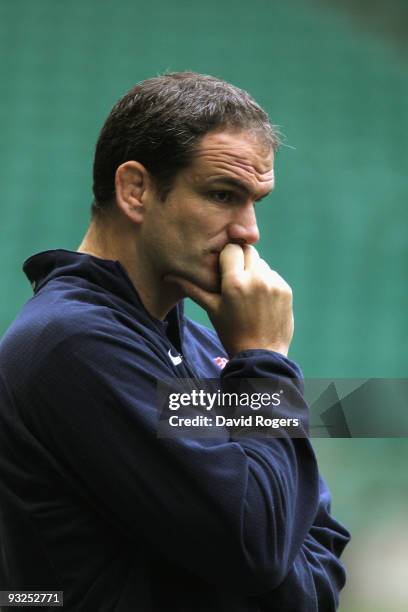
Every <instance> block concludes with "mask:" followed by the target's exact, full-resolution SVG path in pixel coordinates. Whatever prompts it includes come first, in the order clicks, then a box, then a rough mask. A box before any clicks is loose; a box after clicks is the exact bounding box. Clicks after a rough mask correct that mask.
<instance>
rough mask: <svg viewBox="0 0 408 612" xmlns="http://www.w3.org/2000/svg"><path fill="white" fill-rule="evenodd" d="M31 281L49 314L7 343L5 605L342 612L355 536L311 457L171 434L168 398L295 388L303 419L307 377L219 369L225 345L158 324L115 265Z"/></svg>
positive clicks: (251, 443)
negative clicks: (181, 383) (52, 597)
mask: <svg viewBox="0 0 408 612" xmlns="http://www.w3.org/2000/svg"><path fill="white" fill-rule="evenodd" d="M24 269H25V272H26V274H27V276H28V278H29V280H30V281H31V283H32V286H33V288H34V296H33V298H32V299H31V300H29V302H28V303H27V304H26V305H25V306H24V307H23V309H22V311H21V313H20V314H19V316H18V317H17V319H16V320H15V321H14V323H13V324H12V325H11V327H10V328H9V330H8V332H7V333H6V334H5V336H4V337H3V339H2V341H1V343H0V589H3V590H5V589H18V588H25V589H36V590H39V589H45V588H48V589H51V588H52V589H55V590H63V591H64V598H65V605H64V609H67V610H84V611H87V610H89V611H95V612H96V611H98V612H103V611H111V610H115V611H117V612H128V611H131V610H138V611H140V612H213V611H214V612H272V611H276V612H317V611H319V612H331V611H332V610H335V609H336V607H337V605H338V593H339V591H340V589H341V588H342V587H343V585H344V581H345V574H344V569H343V567H342V565H341V563H340V561H339V556H340V554H341V552H342V550H343V548H344V546H345V545H346V543H347V541H348V539H349V535H348V533H347V531H346V530H345V529H344V528H343V527H342V526H341V525H339V523H338V522H336V521H335V520H334V519H333V518H332V517H331V516H330V495H329V492H328V489H327V487H326V485H325V483H324V482H323V480H322V479H321V478H320V477H319V473H318V468H317V464H316V459H315V455H314V452H313V450H312V447H311V444H310V442H309V440H308V439H307V438H304V439H290V438H289V437H282V438H274V439H266V438H264V439H262V438H256V437H254V438H252V437H248V438H242V439H234V438H233V437H231V438H229V439H194V440H193V439H185V438H180V439H168V438H161V437H159V436H158V435H157V431H156V430H157V425H158V419H159V414H158V409H157V404H156V401H155V398H156V383H157V380H162V379H169V378H173V379H174V378H186V377H192V376H195V377H212V378H214V377H220V376H221V377H222V379H224V380H228V379H234V378H239V377H247V378H251V377H252V378H258V377H262V378H273V377H276V376H278V375H280V376H287V377H291V378H292V383H291V384H292V386H293V389H292V398H293V406H292V409H293V416H296V415H297V414H299V413H300V412H301V411H302V410H304V401H303V399H302V395H301V392H302V382H301V374H300V371H299V369H298V367H297V366H296V365H295V364H294V363H293V362H292V361H290V360H289V359H286V358H284V357H283V356H282V355H280V354H278V353H274V352H271V351H264V350H252V351H245V352H242V353H239V354H238V355H236V356H235V357H233V358H232V359H230V361H229V362H228V364H227V365H226V367H225V368H224V369H221V368H220V365H222V364H223V363H222V362H223V359H225V358H226V357H227V356H226V354H225V351H224V349H223V347H222V345H221V343H220V341H219V339H218V338H217V336H216V334H215V333H213V332H211V331H209V330H207V329H206V328H204V327H202V326H200V325H198V324H196V323H194V322H192V321H190V320H188V319H187V318H186V317H184V315H183V312H182V306H181V305H179V306H178V307H177V308H175V309H174V310H173V311H172V312H171V313H170V315H169V317H168V318H167V320H166V321H164V322H163V321H158V320H156V319H153V318H152V317H151V316H150V315H149V314H148V312H147V311H146V310H145V308H144V307H143V305H142V303H141V301H140V299H139V297H138V295H137V293H136V291H135V289H134V287H133V285H132V283H131V282H130V280H129V278H128V276H127V274H126V272H125V270H124V269H123V267H122V266H121V265H120V264H119V263H118V262H114V261H107V260H101V259H98V258H95V257H92V256H89V255H85V254H80V253H74V252H69V251H63V250H58V251H48V252H45V253H40V254H38V255H36V256H33V257H31V258H30V259H29V260H28V261H27V262H26V264H25V268H24ZM169 351H170V354H169ZM178 354H180V355H182V356H183V359H182V360H177V359H174V357H175V356H176V355H178ZM171 357H173V359H172V358H171ZM177 361H180V363H178V364H177V365H176V363H175V362H177Z"/></svg>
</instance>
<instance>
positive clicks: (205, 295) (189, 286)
mask: <svg viewBox="0 0 408 612" xmlns="http://www.w3.org/2000/svg"><path fill="white" fill-rule="evenodd" d="M166 281H169V282H171V283H175V284H176V285H178V286H179V287H181V289H182V290H183V292H184V293H185V295H186V297H189V298H191V299H192V300H193V301H194V302H197V304H198V305H199V306H201V307H202V308H204V310H207V311H208V312H211V311H214V310H216V308H217V306H218V303H219V301H220V299H221V298H220V296H219V295H218V293H211V292H210V291H205V290H204V289H201V287H198V286H197V285H195V284H194V283H191V282H190V281H188V280H186V279H185V278H182V277H180V276H175V275H172V274H169V275H168V276H166Z"/></svg>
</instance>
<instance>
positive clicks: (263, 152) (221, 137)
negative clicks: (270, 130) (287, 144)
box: [189, 131, 274, 192]
mask: <svg viewBox="0 0 408 612" xmlns="http://www.w3.org/2000/svg"><path fill="white" fill-rule="evenodd" d="M273 162H274V154H273V150H272V148H271V147H270V146H269V145H268V144H266V143H265V142H264V141H263V140H262V139H261V138H260V137H258V136H256V135H254V134H253V133H251V132H245V131H240V132H234V131H222V132H210V133H208V134H206V135H205V136H204V137H203V138H202V140H201V142H200V144H199V147H198V149H197V151H196V153H195V155H194V158H193V160H192V164H191V166H190V168H189V170H190V172H189V174H190V177H191V179H192V180H194V181H201V180H206V181H211V180H221V179H222V178H223V177H225V178H227V179H234V180H237V181H240V182H243V183H245V184H246V186H247V187H248V189H251V190H253V191H256V192H257V191H259V190H268V191H270V189H272V188H273V183H274V174H273Z"/></svg>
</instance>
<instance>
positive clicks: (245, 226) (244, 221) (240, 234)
mask: <svg viewBox="0 0 408 612" xmlns="http://www.w3.org/2000/svg"><path fill="white" fill-rule="evenodd" d="M228 238H229V241H230V242H236V243H238V244H255V243H256V242H258V240H259V229H258V225H257V222H256V214H255V207H254V204H253V203H252V202H251V203H247V204H246V205H245V206H242V207H239V208H237V209H235V211H234V216H233V219H232V220H231V223H230V224H229V226H228Z"/></svg>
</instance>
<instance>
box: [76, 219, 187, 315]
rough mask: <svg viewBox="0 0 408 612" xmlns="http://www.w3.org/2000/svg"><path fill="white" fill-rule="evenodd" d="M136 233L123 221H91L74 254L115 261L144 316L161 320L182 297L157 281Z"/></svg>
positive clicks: (152, 265) (160, 280)
mask: <svg viewBox="0 0 408 612" xmlns="http://www.w3.org/2000/svg"><path fill="white" fill-rule="evenodd" d="M138 229H139V228H135V226H134V225H131V226H130V225H129V223H128V222H126V220H121V219H118V218H114V219H113V218H110V219H109V220H107V219H103V220H100V219H96V218H95V219H93V220H92V221H91V224H90V226H89V228H88V231H87V233H86V234H85V236H84V238H83V240H82V242H81V244H80V245H79V247H78V249H77V250H78V252H79V253H86V254H88V255H92V256H94V257H99V258H100V259H111V260H113V261H119V262H120V263H121V265H122V266H123V267H124V268H125V270H126V272H127V274H128V276H129V278H130V280H131V282H132V284H133V286H134V287H135V289H136V291H137V292H138V294H139V297H140V299H141V300H142V302H143V305H144V307H145V308H146V310H147V311H148V313H149V314H150V315H151V316H152V317H154V318H156V319H161V320H163V319H164V318H165V317H166V316H167V314H168V313H169V311H170V310H171V309H172V308H173V307H174V306H175V305H176V304H177V302H178V301H179V300H180V299H181V298H182V297H183V296H182V294H181V293H180V290H178V289H177V288H175V287H174V286H171V285H169V284H168V283H166V282H165V281H164V280H163V279H162V278H161V277H160V274H159V273H158V271H157V270H156V269H155V262H154V261H150V260H149V258H148V257H147V256H146V253H145V252H143V251H144V250H143V249H142V248H141V244H140V240H139V241H138V240H137V237H138V236H137V230H138ZM139 238H140V236H139Z"/></svg>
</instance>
